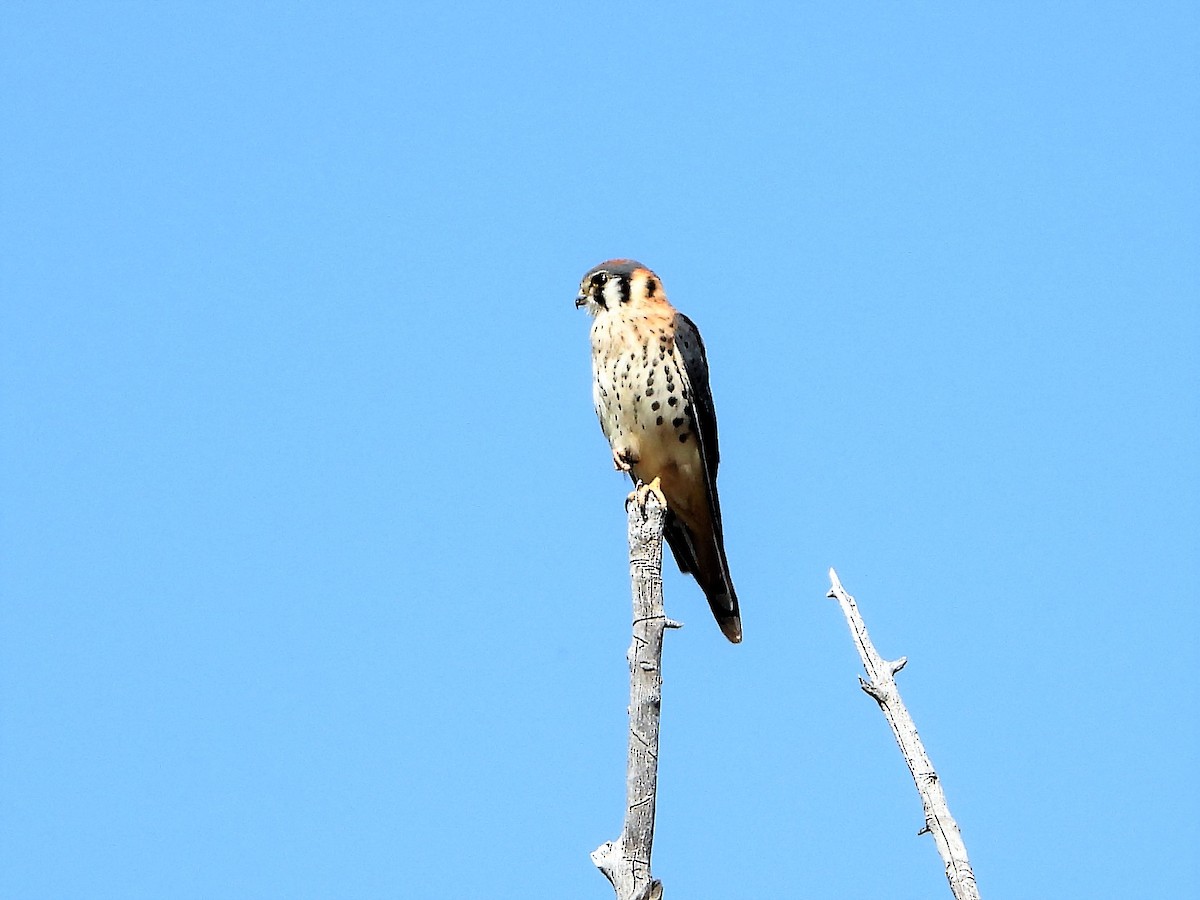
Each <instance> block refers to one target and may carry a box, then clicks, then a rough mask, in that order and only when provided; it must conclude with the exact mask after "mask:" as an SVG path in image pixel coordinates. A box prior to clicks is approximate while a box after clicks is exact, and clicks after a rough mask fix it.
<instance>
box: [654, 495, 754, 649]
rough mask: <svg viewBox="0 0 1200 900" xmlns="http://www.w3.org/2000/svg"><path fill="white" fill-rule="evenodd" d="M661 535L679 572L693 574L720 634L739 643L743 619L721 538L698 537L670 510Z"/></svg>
mask: <svg viewBox="0 0 1200 900" xmlns="http://www.w3.org/2000/svg"><path fill="white" fill-rule="evenodd" d="M663 533H664V534H665V535H666V538H667V543H668V544H670V546H671V553H672V554H674V556H675V562H677V563H678V564H679V571H681V572H684V573H685V574H690V575H692V576H693V577H694V578H695V579H696V583H697V584H699V585H700V589H701V590H702V591H704V596H705V597H706V598H707V600H708V606H709V608H710V609H711V610H712V614H713V618H714V619H716V620H717V625H718V626H719V627H720V629H721V633H722V634H724V635H725V637H727V638H728V639H729V640H730V642H731V643H734V644H740V643H741V641H742V616H741V611H740V609H739V608H738V599H737V592H736V591H735V590H734V589H733V579H732V578H730V577H729V562H728V561H727V560H726V559H725V546H724V542H723V541H722V540H721V535H720V534H719V533H717V532H716V530H714V529H709V530H708V534H706V535H704V536H703V537H699V538H698V537H697V536H696V535H695V534H694V533H693V532H692V530H691V529H690V528H688V527H687V526H686V525H685V524H684V523H683V522H682V521H681V520H680V519H679V517H678V516H676V515H675V514H674V513H672V512H671V510H667V519H666V523H665V525H664V527H663Z"/></svg>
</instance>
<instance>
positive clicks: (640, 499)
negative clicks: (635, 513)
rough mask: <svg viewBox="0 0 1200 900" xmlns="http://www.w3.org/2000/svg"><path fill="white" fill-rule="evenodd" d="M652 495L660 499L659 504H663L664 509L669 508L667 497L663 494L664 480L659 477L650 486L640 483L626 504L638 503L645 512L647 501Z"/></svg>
mask: <svg viewBox="0 0 1200 900" xmlns="http://www.w3.org/2000/svg"><path fill="white" fill-rule="evenodd" d="M651 494H653V495H654V496H655V497H657V498H658V502H659V503H661V504H662V508H663V509H666V508H667V496H666V494H664V493H663V492H662V479H660V478H659V477H658V476H657V475H656V476H655V477H654V480H653V481H651V482H650V483H649V484H643V483H642V482H640V481H639V482H638V486H637V487H635V488H634V489H633V490H632V491H631V492H630V494H629V496H628V497H627V498H626V500H625V502H626V503H630V502H632V503H636V504H637V505H638V508H640V509H641V510H642V512H645V511H646V500H647V498H648V497H649V496H650V495H651Z"/></svg>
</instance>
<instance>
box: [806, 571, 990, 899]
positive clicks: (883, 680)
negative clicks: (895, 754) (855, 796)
mask: <svg viewBox="0 0 1200 900" xmlns="http://www.w3.org/2000/svg"><path fill="white" fill-rule="evenodd" d="M829 580H830V582H832V584H833V587H832V588H831V589H830V591H829V595H828V596H829V597H830V598H831V599H834V600H837V601H838V604H839V605H840V606H841V607H842V613H843V614H844V615H845V617H846V622H847V623H848V624H849V625H850V633H851V634H852V635H853V636H854V643H855V645H856V646H857V647H858V655H859V656H860V657H862V662H863V668H865V669H866V670H867V676H868V678H869V680H866V679H864V678H862V677H861V676H860V677H859V679H858V683H859V685H860V686H861V687H862V689H863V690H864V691H866V693H868V694H870V695H871V697H873V698H874V700H875V702H876V703H878V704H879V708H880V709H881V710H882V711H883V715H884V718H886V719H887V722H888V725H890V726H891V728H892V733H893V734H894V735H895V736H896V743H897V744H899V745H900V752H901V753H902V754H903V755H904V761H905V762H906V763H908V770H909V772H911V773H912V777H913V782H914V783H915V784H916V786H917V793H919V794H920V795H921V805H922V806H923V807H924V809H925V827H924V828H923V829H921V832H920V833H921V834H924V833H925V832H926V831H928V832H929V833H930V834H932V835H933V841H934V843H935V844H936V845H937V851H938V854H939V855H940V856H941V857H942V862H943V863H945V866H946V880H947V881H949V882H950V890H951V892H952V893H953V894H954V897H955V900H979V888H978V886H977V885H976V884H975V873H974V872H972V871H971V863H970V861H969V860H968V859H967V848H966V845H965V844H964V843H963V839H962V834H961V833H960V832H959V830H958V824H957V823H956V822H955V821H954V817H953V816H951V815H950V807H949V806H948V805H947V803H946V794H945V792H944V791H943V790H942V783H941V781H940V780H939V779H938V775H937V772H935V771H934V768H933V763H932V762H930V761H929V756H928V754H926V753H925V747H924V745H923V744H922V743H921V738H920V735H918V734H917V726H916V725H915V724H914V723H913V720H912V716H910V715H909V714H908V709H907V707H905V705H904V701H903V700H901V699H900V689H899V688H898V687H897V686H896V679H895V677H894V676H895V674H896V673H897V672H899V671H900V670H901V669H903V668H904V665H905V663H907V662H908V660H907V659H906V658H905V657H903V656H902V657H900V658H899V659H897V660H895V661H888V660H885V659H884V658H883V657H882V656H880V655H879V652H878V651H877V650H876V649H875V645H874V644H872V643H871V638H870V635H868V634H867V626H866V623H865V622H863V618H862V616H861V615H860V614H859V612H858V605H857V604H856V603H855V602H854V598H853V597H851V596H850V595H849V594H848V593H846V590H845V588H843V587H842V583H841V581H839V580H838V576H837V572H835V571H834V570H833V569H830V570H829Z"/></svg>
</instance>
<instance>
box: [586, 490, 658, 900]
mask: <svg viewBox="0 0 1200 900" xmlns="http://www.w3.org/2000/svg"><path fill="white" fill-rule="evenodd" d="M627 511H628V513H629V575H630V580H631V581H632V586H633V641H632V643H631V644H630V645H629V652H628V654H626V658H627V659H628V660H629V759H628V765H627V768H626V776H625V827H624V828H623V829H622V831H621V837H620V838H618V839H617V840H616V841H608V842H607V843H604V844H602V845H600V846H599V847H598V848H596V850H595V851H593V852H592V862H594V863H595V864H596V866H597V868H599V869H600V871H601V872H603V873H604V876H605V877H606V878H608V880H609V881H610V882H611V883H612V886H613V890H615V891H616V895H617V900H657V898H661V897H662V883H661V882H659V881H656V880H655V879H654V878H653V877H652V876H651V874H650V851H651V848H652V847H653V845H654V803H655V793H656V791H657V789H658V723H659V712H660V701H661V697H662V645H663V631H664V630H665V629H667V628H673V627H674V628H677V627H678V625H677V623H675V622H671V621H669V620H668V619H667V617H666V615H665V614H664V613H663V600H662V536H663V515H664V512H665V510H664V509H663V507H662V505H661V504H660V503H659V502H658V499H657V498H656V497H655V496H654V494H653V493H649V494H647V495H646V504H645V509H644V510H643V509H642V508H641V505H640V504H639V503H638V502H636V501H634V500H632V495H631V501H630V502H629V503H628V504H627Z"/></svg>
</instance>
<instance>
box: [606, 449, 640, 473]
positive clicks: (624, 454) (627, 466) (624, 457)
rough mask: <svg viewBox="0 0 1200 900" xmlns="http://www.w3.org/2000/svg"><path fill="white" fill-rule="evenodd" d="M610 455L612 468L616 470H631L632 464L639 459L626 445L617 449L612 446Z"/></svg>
mask: <svg viewBox="0 0 1200 900" xmlns="http://www.w3.org/2000/svg"><path fill="white" fill-rule="evenodd" d="M612 457H613V468H614V469H616V470H617V471H618V472H632V471H633V467H634V465H635V464H636V463H637V461H638V459H639V457H638V455H637V453H636V452H634V451H633V450H630V449H629V448H628V447H622V448H621V449H619V450H618V449H617V448H616V447H614V448H613V452H612Z"/></svg>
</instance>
